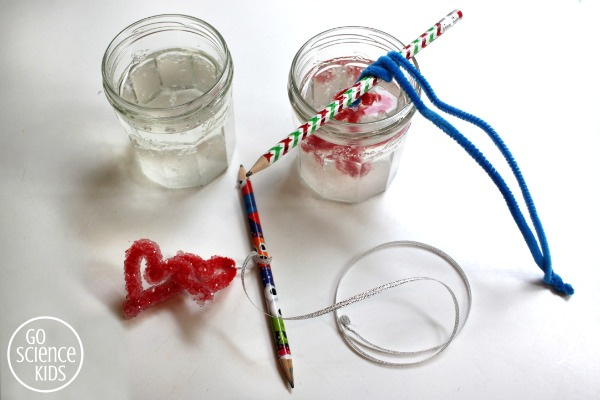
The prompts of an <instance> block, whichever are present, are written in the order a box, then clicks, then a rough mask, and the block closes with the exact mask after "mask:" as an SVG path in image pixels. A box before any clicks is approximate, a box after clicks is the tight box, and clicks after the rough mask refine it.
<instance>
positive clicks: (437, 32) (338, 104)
mask: <svg viewBox="0 0 600 400" xmlns="http://www.w3.org/2000/svg"><path fill="white" fill-rule="evenodd" d="M461 18H462V12H461V11H459V10H454V11H452V12H451V13H450V14H448V15H446V16H445V17H444V18H442V19H441V20H440V21H439V22H438V23H436V24H435V25H434V26H432V27H431V28H429V29H428V30H427V31H425V32H424V33H423V34H421V36H419V37H418V38H416V39H415V40H413V41H412V42H411V43H410V44H409V45H408V46H406V47H404V49H402V50H401V51H400V54H402V55H403V56H404V57H406V59H410V58H412V57H413V56H414V55H415V54H417V53H418V52H420V51H421V50H422V49H424V48H425V47H427V46H428V45H429V44H430V43H431V42H433V41H434V40H435V39H437V38H438V37H440V36H441V35H442V34H443V33H444V32H446V30H448V29H449V28H450V27H452V26H453V25H454V24H455V23H456V22H457V21H458V20H460V19H461ZM377 83H378V79H377V78H375V77H373V76H365V77H364V78H362V79H361V80H359V81H358V82H356V83H355V84H354V85H353V86H352V87H350V88H348V89H346V90H345V91H344V92H343V93H341V94H340V95H338V96H337V97H336V98H335V99H333V101H332V102H331V103H329V105H327V106H326V107H325V108H324V109H322V110H321V111H319V112H318V113H317V114H316V115H315V116H314V117H312V118H311V119H309V120H308V121H306V122H305V123H304V124H302V125H300V126H299V127H298V128H297V129H296V130H295V131H293V132H292V133H290V134H289V135H288V136H287V137H286V138H284V139H283V140H281V141H280V142H279V143H277V144H276V145H275V146H273V147H271V148H270V149H269V151H267V152H266V153H265V154H263V155H262V156H260V157H259V159H258V160H257V161H256V163H255V164H254V165H253V166H252V168H250V171H248V174H247V175H248V176H250V175H252V174H255V173H257V172H259V171H262V170H263V169H265V168H267V167H269V166H270V165H272V164H274V163H275V162H276V161H277V160H279V159H280V158H281V157H283V156H284V155H286V154H287V153H288V152H289V150H290V149H292V148H294V147H296V146H297V145H298V143H300V141H301V140H303V139H304V138H306V137H307V136H309V135H311V134H312V133H314V132H315V131H316V130H317V129H319V128H320V127H322V126H323V125H325V124H326V123H327V122H329V121H330V120H331V119H333V118H334V117H335V116H336V115H337V114H339V113H340V111H342V110H343V109H345V108H348V107H349V106H350V105H351V104H352V103H354V102H355V101H356V100H358V99H359V98H360V97H361V96H362V95H363V94H365V93H366V92H367V91H369V90H370V89H372V88H373V87H374V86H375V85H377Z"/></svg>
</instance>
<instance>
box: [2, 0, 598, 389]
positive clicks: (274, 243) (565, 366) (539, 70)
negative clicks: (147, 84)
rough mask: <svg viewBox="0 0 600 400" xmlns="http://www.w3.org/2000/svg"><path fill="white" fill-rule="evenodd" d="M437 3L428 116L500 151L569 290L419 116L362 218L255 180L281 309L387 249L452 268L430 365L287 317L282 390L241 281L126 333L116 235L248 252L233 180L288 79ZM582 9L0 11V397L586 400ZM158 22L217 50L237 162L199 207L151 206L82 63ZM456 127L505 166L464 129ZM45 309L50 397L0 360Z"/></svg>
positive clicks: (468, 5)
mask: <svg viewBox="0 0 600 400" xmlns="http://www.w3.org/2000/svg"><path fill="white" fill-rule="evenodd" d="M455 8H458V9H461V10H462V11H463V13H464V19H463V20H462V21H461V22H459V23H458V24H457V25H456V26H455V27H453V28H452V29H451V30H449V31H448V32H447V33H446V34H445V35H444V36H443V37H442V38H440V39H439V41H438V42H436V43H435V44H433V45H432V46H431V47H430V48H427V49H426V50H425V51H423V53H421V54H420V55H419V56H418V61H419V63H420V65H421V70H422V71H423V73H424V74H425V76H427V77H428V78H429V80H430V82H431V84H432V85H433V87H434V88H435V89H436V91H437V93H438V94H439V95H440V97H442V99H444V100H446V101H448V102H449V103H451V104H454V105H456V106H458V107H461V108H464V109H466V110H468V111H470V112H472V113H474V114H476V115H478V116H481V117H482V118H484V119H486V120H487V121H488V122H490V123H491V124H492V125H493V126H494V127H495V128H496V130H497V131H498V132H499V133H500V135H501V136H502V137H503V138H504V139H505V141H506V143H507V144H508V146H509V147H510V148H511V150H512V151H513V153H514V155H515V157H516V159H517V160H518V161H519V163H520V166H521V168H522V171H523V173H524V175H525V178H526V180H527V182H528V183H529V186H530V189H531V192H532V194H533V197H534V200H535V201H536V205H537V207H538V211H539V214H540V216H541V219H542V222H543V224H544V227H545V230H546V233H547V236H548V240H549V243H550V248H551V251H552V257H553V265H554V268H555V270H556V271H557V272H558V273H559V274H560V275H561V276H562V277H563V278H564V279H565V281H567V282H569V283H571V284H573V286H574V287H575V290H576V293H575V295H574V296H572V297H571V298H569V299H566V298H563V297H560V296H557V295H555V294H553V293H552V292H551V291H549V290H548V289H547V288H546V287H545V286H543V285H541V284H540V282H541V279H542V273H541V271H540V270H539V269H538V267H537V266H536V265H535V263H534V261H533V259H532V257H531V256H530V254H529V252H528V249H527V247H526V245H525V242H524V241H523V239H522V237H521V235H520V233H519V231H518V229H517V227H516V225H515V224H514V222H513V221H512V219H511V216H510V214H509V212H508V210H507V208H506V206H505V204H504V202H503V200H502V198H501V196H500V194H499V192H498V191H497V190H496V188H495V186H494V185H493V184H492V182H491V181H490V180H489V179H488V177H487V176H486V175H485V174H484V172H483V171H482V170H481V169H479V168H478V167H477V166H476V164H475V163H474V162H473V161H472V160H471V159H470V158H469V157H468V156H467V155H466V153H464V151H463V150H462V149H460V148H459V147H458V146H457V145H456V144H455V143H454V142H453V141H452V140H450V139H448V138H447V137H446V135H444V134H443V133H442V132H441V131H439V130H438V129H436V128H435V127H434V126H433V125H431V124H430V123H428V122H427V121H425V120H424V119H423V118H422V117H420V116H416V117H415V119H414V123H413V125H412V127H411V129H410V131H409V137H408V142H407V145H406V148H405V152H404V154H403V156H402V160H401V163H400V169H399V172H398V175H397V176H396V179H395V181H394V182H393V184H392V186H391V187H390V189H389V190H388V191H387V192H386V193H385V194H383V195H381V196H377V197H375V198H373V199H370V200H368V201H366V202H364V203H361V204H357V205H344V204H337V203H331V202H326V201H323V200H320V199H319V198H318V197H316V196H315V195H314V194H312V193H311V192H310V190H308V189H307V188H306V187H305V186H303V184H302V183H301V181H300V180H299V178H298V176H297V173H296V168H295V155H289V156H288V157H286V158H285V159H282V160H281V161H279V162H278V163H277V164H276V165H275V166H273V167H272V168H270V169H268V170H266V171H263V172H262V173H261V174H260V175H257V176H256V177H255V178H254V180H253V183H254V188H255V191H256V193H257V201H258V204H259V209H260V210H261V214H262V223H263V228H264V230H265V235H266V238H267V243H268V244H269V248H270V250H271V253H272V254H273V256H274V260H276V261H274V266H273V268H274V273H275V279H276V282H277V286H278V289H279V293H280V300H281V303H282V307H283V309H284V313H285V314H287V315H297V314H302V313H306V312H309V311H312V310H314V309H316V308H320V307H325V306H326V305H328V304H329V303H330V302H331V299H332V296H333V290H334V285H335V281H336V277H337V276H338V275H339V273H340V271H341V269H342V267H343V266H344V264H345V263H346V262H347V261H348V260H349V259H350V258H351V257H353V256H355V255H357V254H359V253H360V252H362V251H364V250H366V249H368V248H370V247H372V246H375V245H377V244H380V243H383V242H386V241H389V240H401V239H410V240H419V241H422V242H426V243H429V244H431V245H434V246H436V247H439V248H440V249H442V250H444V251H445V252H447V253H448V254H450V255H451V256H452V257H453V258H454V259H455V260H456V261H457V262H458V263H459V264H461V266H462V267H463V268H464V270H465V271H466V274H467V276H468V278H469V280H470V283H471V285H472V289H473V309H472V313H471V316H470V319H469V321H468V322H467V325H466V327H465V329H464V330H463V331H462V332H461V333H460V335H459V336H458V337H457V339H456V340H455V342H454V343H453V344H452V345H451V346H450V347H449V348H448V350H447V351H446V352H445V353H443V354H442V355H441V357H439V358H437V359H435V360H433V361H432V362H430V363H427V364H425V365H422V366H419V367H413V368H403V369H393V368H382V367H379V366H376V365H374V364H372V363H369V362H367V361H365V360H363V359H361V358H359V357H358V356H357V355H355V354H354V353H353V352H351V351H350V350H349V349H348V348H347V347H346V345H345V344H344V343H343V341H342V340H341V339H340V337H339V335H338V333H337V331H336V328H335V323H334V321H333V318H332V317H331V316H325V317H321V318H319V319H316V320H308V321H302V322H288V323H287V330H288V334H289V337H290V341H291V346H292V352H293V353H294V362H295V364H294V365H295V377H296V388H295V389H294V390H293V391H289V390H288V389H287V388H286V386H285V384H284V382H283V379H282V377H281V375H280V374H279V371H278V369H277V365H276V361H275V358H274V356H273V350H272V343H271V338H270V336H269V335H270V332H269V329H268V326H267V325H266V323H265V320H264V318H263V317H262V316H261V315H260V314H259V313H258V311H256V310H255V309H254V308H253V307H252V306H251V305H250V304H249V302H248V301H247V299H246V298H245V297H244V295H243V292H242V290H241V283H240V281H239V278H238V279H236V280H235V281H234V282H233V283H232V284H231V286H230V287H229V288H227V289H226V290H224V291H223V292H220V293H219V294H218V295H217V297H216V300H215V302H214V304H212V305H210V306H209V307H207V308H205V309H204V310H200V309H198V307H197V306H196V305H195V303H193V302H192V301H191V300H190V299H189V296H180V297H179V298H178V299H176V300H173V301H169V302H168V303H166V304H163V305H161V306H159V307H156V309H154V310H153V311H147V312H145V313H143V314H140V315H139V316H138V317H137V318H135V319H134V320H131V321H125V320H123V318H122V317H121V313H120V305H121V303H122V301H123V298H124V294H125V293H124V282H123V259H124V252H125V250H126V249H127V248H128V247H129V246H130V245H131V243H132V242H133V241H134V240H136V239H139V238H150V239H152V240H155V241H156V242H157V243H159V244H160V246H161V248H162V250H163V253H164V254H165V255H166V256H171V255H173V254H174V253H175V252H176V251H177V250H184V251H190V252H195V253H198V254H200V255H202V256H205V257H209V256H211V255H213V254H219V255H224V256H229V257H232V258H234V259H235V260H236V261H237V262H238V263H241V262H242V261H243V259H244V258H245V256H246V254H247V253H248V251H249V243H248V236H247V232H246V227H245V219H244V218H245V217H244V215H243V213H242V210H241V207H240V205H239V197H238V193H237V190H236V188H235V181H236V175H237V165H239V164H240V163H244V164H246V165H250V164H252V163H253V162H254V161H255V159H256V158H257V157H258V156H259V155H260V154H261V153H263V152H264V151H265V150H266V149H267V148H269V147H271V146H272V145H273V144H274V143H276V142H277V141H278V140H279V139H281V138H282V137H283V136H284V135H286V134H287V133H288V132H290V131H291V130H292V129H293V128H294V126H293V125H292V119H291V111H290V107H289V103H288V100H287V93H286V83H287V74H288V69H289V65H290V63H291V60H292V58H293V55H294V54H295V52H296V50H297V49H298V48H299V47H300V46H301V45H302V44H303V43H304V42H305V41H306V40H307V39H309V38H310V37H312V36H313V35H315V34H317V33H319V32H321V31H323V30H325V29H328V28H332V27H335V26H340V25H365V26H370V27H373V28H378V29H380V30H383V31H386V32H388V33H391V34H392V35H394V36H396V37H398V38H399V39H400V40H402V41H404V42H408V41H411V40H412V39H414V38H415V37H416V36H417V35H419V34H420V33H421V32H423V31H424V30H425V29H426V28H428V27H430V26H431V25H432V24H433V23H435V22H436V21H438V20H439V19H440V18H441V17H442V16H444V15H446V14H447V13H448V12H450V11H452V10H453V9H455ZM599 11H600V8H599V7H598V6H597V3H594V2H592V1H587V0H582V1H574V0H573V1H562V2H556V3H552V2H540V3H524V2H514V3H511V2H505V1H504V2H499V3H487V2H479V1H478V2H465V1H457V2H449V1H444V2H424V1H419V2H414V3H409V2H402V1H393V2H389V3H386V2H380V1H374V0H371V1H368V2H351V1H344V2H335V1H328V2H327V1H319V2H310V1H304V2H293V3H292V2H276V1H270V2H266V1H260V2H249V1H248V2H245V1H238V2H234V1H206V0H197V1H193V2H192V1H190V2H183V1H175V0H171V1H169V2H159V1H135V2H133V1H98V2H75V1H71V2H67V1H63V2H60V1H47V2H46V1H18V2H17V1H3V2H2V3H1V4H0V38H1V39H0V40H1V44H2V46H1V51H2V61H1V62H0V121H1V122H2V124H1V128H0V182H1V185H2V186H1V188H2V189H1V192H0V193H1V197H0V221H1V225H0V254H1V260H2V263H1V264H0V307H1V312H0V318H1V327H0V345H1V346H0V349H2V363H1V364H0V370H1V379H2V380H1V393H2V394H1V397H2V399H37V398H44V399H59V398H60V399H75V398H89V399H192V398H218V399H220V398H249V399H270V398H281V399H286V398H298V399H314V398H346V399H354V398H355V399H365V398H410V399H421V398H422V399H434V398H444V399H476V398H477V399H479V398H487V399H500V398H502V399H504V398H514V399H517V398H521V399H526V398H530V399H533V398H536V399H541V398H546V399H592V398H596V399H597V398H599V396H600V380H599V377H600V345H599V341H598V337H599V334H600V312H599V301H600V268H599V261H598V252H597V248H598V244H599V243H600V242H599V239H600V235H599V234H598V227H599V226H600V215H599V211H598V210H599V207H598V204H600V190H599V183H600V179H599V178H600V162H599V161H598V151H599V149H600V137H599V124H598V114H599V110H600V101H599V100H598V93H599V91H600V85H599V82H598V70H600V69H599V68H598V62H597V59H598V58H597V56H595V57H594V53H596V48H597V15H598V14H599ZM160 13H183V14H189V15H192V16H196V17H199V18H201V19H204V20H206V21H208V22H209V23H211V24H212V25H213V26H215V27H216V28H217V29H218V30H219V31H220V32H221V33H222V34H223V36H224V37H225V39H226V41H227V43H228V44H229V47H230V50H231V53H232V54H233V59H234V63H235V78H234V96H235V97H234V98H235V119H236V132H237V146H236V151H235V154H234V157H233V160H232V162H231V167H230V168H229V169H228V171H227V172H226V173H225V174H224V175H222V176H221V177H220V178H218V179H217V180H216V181H215V182H213V183H212V184H211V185H209V186H208V187H206V188H204V189H202V190H182V191H168V190H162V189H160V188H157V187H155V186H153V185H150V184H147V183H145V182H144V181H143V180H140V179H139V178H138V177H136V175H135V174H134V173H132V172H131V164H130V153H129V150H128V140H127V137H126V135H125V133H124V132H123V130H122V129H121V127H120V125H119V122H118V121H117V119H116V117H115V115H114V113H113V111H112V110H111V108H110V106H109V104H108V102H107V100H106V98H105V96H104V94H103V89H102V82H101V76H100V61H101V58H102V55H103V52H104V50H105V48H106V46H107V45H108V43H109V42H110V40H111V39H112V38H113V37H114V36H115V35H116V34H117V33H118V32H119V31H120V30H121V29H122V28H124V27H125V26H127V25H128V24H130V23H132V22H134V21H136V20H138V19H141V18H143V17H146V16H150V15H154V14H160ZM458 126H459V127H460V128H461V129H462V130H463V132H464V133H465V134H467V135H468V136H469V137H471V138H472V139H473V140H474V141H475V142H476V143H477V144H478V145H480V147H481V148H482V149H484V152H485V153H486V154H488V155H490V157H489V158H490V159H491V160H492V161H493V162H495V163H496V164H499V165H501V162H500V158H499V157H498V155H497V153H494V152H493V149H492V148H491V147H490V146H489V143H488V141H487V140H485V138H484V135H483V134H482V133H481V132H479V131H476V130H474V129H472V128H470V127H465V126H464V125H462V124H458ZM499 169H500V170H501V171H502V172H504V173H506V168H504V167H499ZM509 183H511V184H514V181H513V180H510V179H509ZM513 188H515V187H514V186H513ZM515 190H516V188H515ZM41 315H50V316H54V317H57V318H61V319H63V320H65V321H66V322H68V323H69V324H71V325H72V326H73V327H74V328H75V329H76V330H77V332H78V333H79V334H80V336H81V340H82V342H83V346H84V349H85V360H84V365H83V368H82V370H81V372H80V374H79V376H78V377H77V379H76V380H75V381H74V382H73V383H72V384H71V385H70V386H68V387H67V388H65V389H64V390H62V391H60V392H58V393H53V394H46V395H43V394H38V393H33V392H31V391H29V390H27V389H26V388H24V387H22V386H21V385H20V384H19V383H18V382H17V381H16V380H15V379H14V378H13V376H12V375H11V373H10V371H9V370H8V365H7V362H6V348H7V345H8V341H9V339H10V336H11V335H12V333H13V332H14V330H15V329H16V328H17V327H18V326H19V325H21V324H22V323H23V322H24V321H26V320H28V319H30V318H33V317H36V316H41Z"/></svg>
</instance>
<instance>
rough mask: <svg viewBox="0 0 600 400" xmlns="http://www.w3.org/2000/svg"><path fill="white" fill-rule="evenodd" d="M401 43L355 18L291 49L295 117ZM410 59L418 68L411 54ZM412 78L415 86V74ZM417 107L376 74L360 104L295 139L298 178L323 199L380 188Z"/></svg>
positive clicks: (304, 116)
mask: <svg viewBox="0 0 600 400" xmlns="http://www.w3.org/2000/svg"><path fill="white" fill-rule="evenodd" d="M403 48H404V45H403V44H402V42H400V41H399V40H398V39H396V38H394V37H392V36H390V35H388V34H387V33H384V32H381V31H378V30H375V29H371V28H366V27H359V26H349V27H340V28H334V29H331V30H328V31H325V32H323V33H320V34H318V35H317V36H315V37H313V38H312V39H310V40H309V41H308V42H306V43H305V44H304V45H303V46H302V47H301V48H300V50H298V52H297V53H296V56H295V57H294V60H293V62H292V66H291V68H290V75H289V79H288V96H289V99H290V102H291V105H292V109H293V111H294V115H295V117H296V121H297V122H298V124H302V123H304V122H305V121H306V120H308V119H310V118H312V117H313V116H314V115H315V114H316V113H317V112H318V111H319V110H321V109H323V108H324V107H325V106H326V105H328V104H329V103H330V102H331V101H332V99H333V98H334V97H335V96H336V95H337V94H338V93H339V92H340V91H341V90H343V89H346V88H348V87H350V86H352V85H353V84H354V83H355V82H356V80H357V78H358V76H359V75H360V73H361V72H362V70H363V69H364V68H365V67H366V66H368V65H369V64H371V63H372V62H373V61H375V60H377V59H378V58H379V57H380V56H382V55H385V54H387V53H388V52H389V51H391V50H395V51H401V50H402V49H403ZM412 63H413V65H414V66H415V67H417V68H418V64H417V61H416V60H415V59H414V58H412ZM410 82H411V84H412V85H413V86H414V87H415V89H416V90H417V93H419V94H420V90H421V89H420V88H419V86H418V85H417V84H416V82H414V80H412V79H411V80H410ZM415 111H416V109H415V107H414V104H413V103H412V102H411V101H410V99H409V98H408V96H406V94H405V93H404V91H402V89H400V87H399V86H398V85H397V84H396V83H395V82H393V83H387V82H381V83H380V84H378V85H377V86H375V87H374V88H373V89H371V90H370V91H369V92H367V93H366V94H365V95H364V96H363V97H362V101H361V102H360V104H359V105H358V107H353V108H350V109H347V110H343V111H342V112H341V113H339V114H338V115H337V116H336V117H335V120H331V121H330V122H329V123H327V124H326V125H324V126H323V127H321V128H320V129H319V130H317V131H315V132H314V133H313V134H312V135H310V136H308V137H307V138H306V139H304V140H303V141H302V142H301V144H300V151H299V156H298V160H299V173H300V176H301V178H302V180H303V181H304V182H305V183H306V184H307V185H308V186H309V187H310V188H312V189H313V190H314V191H315V192H316V193H317V194H319V195H320V196H322V197H324V198H326V199H329V200H336V201H342V202H349V203H354V202H360V201H363V200H366V199H368V198H370V197H372V196H374V195H376V194H379V193H381V192H383V191H385V190H386V189H387V187H388V185H389V184H390V182H391V181H392V179H393V178H394V176H395V173H396V170H397V168H398V160H399V156H400V154H401V151H402V148H403V146H404V142H405V137H406V132H407V130H408V128H409V126H410V121H411V118H412V116H413V115H414V113H415Z"/></svg>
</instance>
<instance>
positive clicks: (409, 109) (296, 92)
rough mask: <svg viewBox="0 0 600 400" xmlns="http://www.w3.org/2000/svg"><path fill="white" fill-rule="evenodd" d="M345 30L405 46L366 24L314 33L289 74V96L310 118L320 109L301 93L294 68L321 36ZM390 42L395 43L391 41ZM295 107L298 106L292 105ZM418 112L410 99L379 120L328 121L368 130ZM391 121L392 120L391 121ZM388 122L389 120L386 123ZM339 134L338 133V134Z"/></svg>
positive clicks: (415, 61)
mask: <svg viewBox="0 0 600 400" xmlns="http://www.w3.org/2000/svg"><path fill="white" fill-rule="evenodd" d="M345 30H364V31H366V32H371V33H375V34H377V35H380V36H383V37H384V38H385V39H386V40H387V41H390V40H391V41H395V42H398V44H399V45H400V46H396V47H399V48H397V49H394V50H397V51H400V50H402V48H404V47H405V45H404V43H403V42H402V41H400V40H399V39H397V38H395V37H394V36H392V35H390V34H389V33H386V32H383V31H381V30H378V29H375V28H370V27H366V26H359V25H345V26H339V27H335V28H330V29H327V30H325V31H323V32H320V33H318V34H316V35H314V36H313V37H311V38H310V39H308V40H307V41H306V42H305V43H304V44H303V45H302V46H301V47H300V49H299V50H298V51H297V52H296V54H295V56H294V59H293V60H292V64H291V67H290V74H289V96H290V100H291V99H292V96H294V99H293V100H295V101H298V102H299V103H300V104H301V105H302V108H303V109H306V110H309V112H310V113H311V114H310V115H309V116H308V117H307V118H310V117H311V116H312V115H314V114H317V113H318V112H319V111H320V110H316V109H315V108H314V107H313V106H312V105H311V104H309V103H308V102H307V101H306V100H305V99H304V97H303V96H302V94H301V90H300V88H299V86H298V82H297V81H296V79H295V78H294V70H295V69H296V67H297V66H298V64H299V62H300V57H301V55H302V53H303V52H305V51H306V50H309V49H310V48H311V46H312V45H314V44H315V43H316V42H317V41H318V40H319V39H321V38H326V37H327V35H329V34H331V33H334V32H343V31H345ZM356 35H358V36H360V34H359V33H356ZM390 44H393V43H391V42H390ZM410 60H411V61H412V63H413V65H414V66H415V67H416V68H417V70H418V69H419V63H418V62H417V59H416V58H415V57H411V59H410ZM413 86H414V87H415V89H416V91H417V94H418V95H419V96H420V95H421V87H420V86H419V85H418V84H416V83H415V84H414V85H413ZM292 107H293V108H296V107H294V106H293V105H292ZM415 112H416V108H415V105H414V104H413V102H412V100H410V99H408V102H407V103H406V105H405V106H404V107H402V109H400V110H398V111H396V112H395V113H393V114H392V115H390V116H387V117H385V118H383V119H380V120H377V121H368V122H358V123H350V122H345V121H338V120H335V119H332V120H330V121H329V122H328V125H329V124H331V125H333V126H336V127H339V128H348V127H350V126H352V127H355V128H356V127H360V128H361V129H364V130H368V129H369V128H370V127H375V126H382V125H385V126H387V125H389V124H391V123H393V122H396V121H397V120H398V121H404V120H406V121H408V120H410V118H411V117H412V115H413V114H414V113H415ZM390 121H391V122H390ZM386 122H388V123H387V124H386ZM320 132H321V130H319V131H317V132H315V133H316V134H318V133H320ZM327 133H328V134H334V135H335V133H331V132H327ZM336 136H337V135H336Z"/></svg>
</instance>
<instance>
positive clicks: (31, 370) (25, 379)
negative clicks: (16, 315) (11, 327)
mask: <svg viewBox="0 0 600 400" xmlns="http://www.w3.org/2000/svg"><path fill="white" fill-rule="evenodd" d="M7 359H8V366H9V368H10V371H11V372H12V374H13V376H14V377H15V379H16V380H17V381H19V383H20V384H21V385H23V386H25V387H26V388H27V389H30V390H33V391H35V392H40V393H51V392H57V391H59V390H61V389H63V388H65V387H66V386H68V385H69V384H70V383H71V382H73V381H74V380H75V378H76V377H77V375H78V374H79V371H80V370H81V366H82V365H83V344H82V343H81V338H80V337H79V335H78V334H77V332H76V331H75V329H73V327H72V326H71V325H69V324H68V323H66V322H65V321H63V320H61V319H59V318H56V317H49V316H41V317H36V318H32V319H30V320H28V321H26V322H24V323H23V324H21V326H19V327H18V328H17V329H16V330H15V332H14V333H13V335H12V336H11V338H10V341H9V342H8V350H7Z"/></svg>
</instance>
